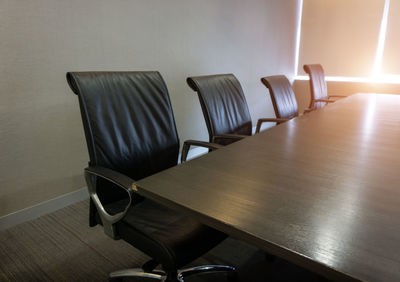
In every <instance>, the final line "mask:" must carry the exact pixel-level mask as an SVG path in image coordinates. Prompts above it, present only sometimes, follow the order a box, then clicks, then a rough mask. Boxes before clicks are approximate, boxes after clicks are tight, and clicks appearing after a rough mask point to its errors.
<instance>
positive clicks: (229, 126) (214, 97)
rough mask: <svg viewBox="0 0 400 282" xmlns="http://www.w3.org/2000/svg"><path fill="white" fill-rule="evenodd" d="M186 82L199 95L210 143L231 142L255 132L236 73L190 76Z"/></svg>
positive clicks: (224, 143)
mask: <svg viewBox="0 0 400 282" xmlns="http://www.w3.org/2000/svg"><path fill="white" fill-rule="evenodd" d="M186 82H187V84H188V85H189V86H190V88H192V89H193V91H196V92H197V94H198V96H199V100H200V105H201V109H202V111H203V115H204V119H205V121H206V125H207V129H208V134H209V138H210V142H213V143H218V144H221V145H227V144H230V143H232V142H235V141H238V140H240V139H243V138H244V137H246V136H250V135H251V134H252V123H251V116H250V112H249V108H248V107H247V102H246V98H245V96H244V93H243V89H242V86H241V85H240V83H239V81H238V80H237V78H236V77H235V76H234V75H233V74H217V75H206V76H194V77H188V78H187V79H186Z"/></svg>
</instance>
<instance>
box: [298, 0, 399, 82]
mask: <svg viewBox="0 0 400 282" xmlns="http://www.w3.org/2000/svg"><path fill="white" fill-rule="evenodd" d="M389 7H390V0H385V5H384V8H383V14H382V21H381V26H380V30H379V37H378V44H377V48H376V54H375V61H374V65H373V67H372V72H371V76H369V77H344V76H326V77H325V79H326V80H327V81H342V82H364V83H389V84H400V75H383V74H382V73H381V68H382V58H383V51H384V49H385V39H386V30H387V22H388V17H389ZM298 13H299V16H298V22H297V34H296V54H295V71H294V73H295V78H294V79H296V80H308V79H309V78H308V76H306V75H298V66H299V53H300V37H301V19H302V14H303V0H299V10H298Z"/></svg>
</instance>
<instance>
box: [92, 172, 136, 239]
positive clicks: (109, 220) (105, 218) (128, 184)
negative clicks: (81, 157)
mask: <svg viewBox="0 0 400 282" xmlns="http://www.w3.org/2000/svg"><path fill="white" fill-rule="evenodd" d="M97 177H101V178H103V179H105V180H107V181H109V182H112V183H114V184H115V185H117V186H118V187H121V188H123V189H124V190H125V191H126V192H127V193H128V196H129V202H128V204H127V205H126V207H125V208H124V210H123V211H122V212H119V213H117V214H113V215H111V214H109V213H108V212H107V211H106V209H105V208H104V206H103V204H102V203H101V201H100V199H99V197H98V195H97V191H96V189H97V188H96V187H97V186H96V181H97ZM85 179H86V183H87V185H88V190H89V195H90V198H91V199H92V200H93V203H94V205H95V206H96V209H97V211H98V213H99V215H100V218H101V221H102V223H103V228H104V232H105V233H106V234H107V235H108V236H110V237H111V238H113V239H118V236H117V234H116V230H115V227H114V223H116V222H118V221H120V220H121V219H122V218H123V217H124V216H125V214H126V213H127V211H128V209H129V207H130V206H131V204H132V197H133V193H134V192H135V191H134V189H133V187H135V186H133V183H134V182H135V181H134V180H133V179H131V178H130V177H128V176H126V175H124V174H122V173H119V172H117V171H115V170H112V169H108V168H105V167H102V166H90V167H87V168H85Z"/></svg>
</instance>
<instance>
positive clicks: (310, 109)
mask: <svg viewBox="0 0 400 282" xmlns="http://www.w3.org/2000/svg"><path fill="white" fill-rule="evenodd" d="M314 110H315V108H306V109H304V112H303V114H308V113H311V112H312V111H314Z"/></svg>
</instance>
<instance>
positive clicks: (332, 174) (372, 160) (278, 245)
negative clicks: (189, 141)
mask: <svg viewBox="0 0 400 282" xmlns="http://www.w3.org/2000/svg"><path fill="white" fill-rule="evenodd" d="M136 186H137V188H138V190H139V193H141V194H143V195H144V196H146V197H149V198H152V199H154V200H157V201H159V202H161V203H163V204H165V205H168V206H170V207H172V208H175V209H179V210H181V211H184V212H187V213H189V214H191V215H193V216H195V217H197V219H198V220H200V221H201V222H203V223H205V224H208V225H210V226H213V227H214V228H216V229H219V230H221V231H224V232H226V233H228V234H230V235H232V236H234V237H237V238H239V239H242V240H245V241H248V242H250V243H252V244H255V245H257V246H258V247H260V248H263V249H265V250H266V251H268V252H270V253H272V254H275V255H277V256H280V257H282V258H284V259H287V260H289V261H291V262H293V263H295V264H298V265H300V266H303V267H306V268H308V269H310V270H312V271H314V272H316V273H319V274H322V275H324V276H325V277H328V278H330V279H333V280H340V281H343V280H350V281H352V280H366V281H400V95H399V96H397V95H384V94H356V95H353V96H351V97H348V98H346V99H342V100H340V101H338V102H336V103H334V104H331V105H329V106H327V107H324V108H322V109H320V110H317V111H315V112H312V113H310V114H307V115H304V116H301V117H299V118H296V119H294V120H291V121H289V122H287V123H284V124H281V125H278V126H276V127H273V128H271V129H269V130H266V131H264V132H262V133H260V134H258V135H255V136H252V137H248V138H246V139H244V140H242V141H239V142H237V143H234V144H232V145H229V146H227V147H225V148H223V149H220V150H218V151H215V152H212V153H209V154H207V155H204V156H202V157H200V158H198V159H195V160H192V161H189V162H187V163H184V164H183V165H179V166H177V167H174V168H171V169H168V170H165V171H163V172H161V173H158V174H156V175H153V176H151V177H148V178H146V179H143V180H140V181H138V182H137V183H136Z"/></svg>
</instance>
